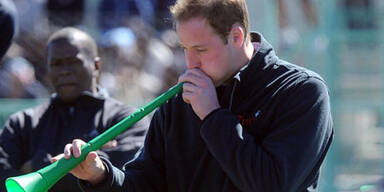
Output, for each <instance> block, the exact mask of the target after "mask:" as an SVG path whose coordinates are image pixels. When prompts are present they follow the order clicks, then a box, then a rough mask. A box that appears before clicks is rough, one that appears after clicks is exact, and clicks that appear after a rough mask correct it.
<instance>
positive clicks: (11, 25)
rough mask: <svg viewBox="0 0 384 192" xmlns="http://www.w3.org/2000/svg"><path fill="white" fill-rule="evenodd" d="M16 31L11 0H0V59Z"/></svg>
mask: <svg viewBox="0 0 384 192" xmlns="http://www.w3.org/2000/svg"><path fill="white" fill-rule="evenodd" d="M15 31H16V8H15V5H13V3H12V1H8V0H0V34H1V35H0V60H1V58H2V57H3V56H4V54H5V53H6V52H7V50H8V48H9V46H10V45H11V42H12V38H13V36H14V34H15Z"/></svg>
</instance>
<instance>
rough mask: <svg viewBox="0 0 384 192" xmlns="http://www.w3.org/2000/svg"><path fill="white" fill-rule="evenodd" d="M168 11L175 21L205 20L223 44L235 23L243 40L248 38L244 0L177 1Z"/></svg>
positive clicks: (246, 12)
mask: <svg viewBox="0 0 384 192" xmlns="http://www.w3.org/2000/svg"><path fill="white" fill-rule="evenodd" d="M170 11H171V13H172V15H173V17H174V19H175V20H176V21H187V20H189V19H191V18H193V17H203V18H205V19H206V20H207V21H208V23H209V24H210V25H211V27H212V28H213V29H214V30H215V32H216V33H217V34H218V35H220V36H221V38H222V39H223V40H224V42H225V43H227V36H228V34H229V32H230V31H231V29H232V26H233V24H235V23H239V24H240V25H241V26H242V27H243V28H244V30H245V37H246V38H245V39H246V40H247V39H248V37H249V19H248V17H249V16H248V9H247V5H246V3H245V0H177V2H176V4H175V5H173V6H171V7H170Z"/></svg>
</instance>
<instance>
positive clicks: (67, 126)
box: [0, 93, 149, 192]
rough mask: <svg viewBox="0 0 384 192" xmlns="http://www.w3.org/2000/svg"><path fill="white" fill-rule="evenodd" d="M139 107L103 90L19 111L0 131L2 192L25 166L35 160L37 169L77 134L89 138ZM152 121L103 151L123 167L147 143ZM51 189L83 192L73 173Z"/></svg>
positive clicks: (117, 138) (134, 129)
mask: <svg viewBox="0 0 384 192" xmlns="http://www.w3.org/2000/svg"><path fill="white" fill-rule="evenodd" d="M134 111H135V109H133V108H130V107H127V106H125V105H123V104H122V103H120V102H118V101H116V100H114V99H112V98H109V97H104V96H101V95H97V96H95V95H91V94H90V93H84V94H83V95H82V96H80V98H79V99H78V100H77V101H76V102H75V103H73V104H65V103H63V102H61V101H60V100H59V99H58V98H57V97H53V98H52V99H51V100H50V102H48V103H45V104H42V105H40V106H37V107H35V108H31V109H27V110H25V111H20V112H17V113H15V114H13V115H12V116H11V117H10V118H9V120H8V121H7V122H6V124H5V127H4V129H3V130H1V133H0V173H1V174H0V178H1V191H5V186H4V181H5V179H6V178H8V177H9V176H16V175H21V174H22V173H21V172H20V170H19V169H20V167H21V166H22V165H23V164H24V163H25V162H27V161H29V160H32V168H33V171H36V170H38V169H40V168H42V167H45V166H46V165H49V164H50V161H49V158H50V156H55V155H58V154H60V153H63V151H64V146H65V144H67V143H71V142H72V140H73V139H75V138H80V139H83V140H85V141H89V140H91V139H93V138H94V137H95V136H97V135H98V134H99V133H102V132H104V131H105V130H106V129H108V128H109V127H111V126H113V125H114V124H116V123H118V122H119V121H120V120H122V119H123V118H125V117H127V116H128V115H130V114H131V113H133V112H134ZM148 124H149V121H148V119H144V120H142V121H140V122H138V123H136V124H135V125H134V126H132V127H131V128H129V129H128V130H127V131H125V132H124V133H123V134H121V135H119V136H118V137H116V140H117V143H118V145H117V147H114V148H109V149H103V150H102V151H99V153H100V154H101V155H102V156H104V157H105V158H108V159H110V160H111V161H112V162H113V163H116V165H117V166H122V165H123V163H124V162H125V161H126V160H129V159H131V158H132V157H133V156H134V154H135V153H136V151H137V150H138V149H139V148H140V147H141V146H142V144H143V142H144V134H145V130H146V129H147V128H148ZM50 191H55V192H58V191H66V192H68V191H71V192H75V191H81V190H80V188H79V187H78V184H77V180H76V179H75V177H73V176H72V175H71V174H67V176H65V177H64V178H63V179H61V180H60V181H58V183H57V184H56V185H54V186H53V187H52V189H51V190H50Z"/></svg>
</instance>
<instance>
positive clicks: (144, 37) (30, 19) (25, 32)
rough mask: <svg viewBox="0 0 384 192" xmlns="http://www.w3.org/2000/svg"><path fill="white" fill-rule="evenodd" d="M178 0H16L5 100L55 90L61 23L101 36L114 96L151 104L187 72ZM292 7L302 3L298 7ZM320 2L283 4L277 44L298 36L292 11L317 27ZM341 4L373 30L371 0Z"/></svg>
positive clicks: (0, 69)
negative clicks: (175, 9)
mask: <svg viewBox="0 0 384 192" xmlns="http://www.w3.org/2000/svg"><path fill="white" fill-rule="evenodd" d="M174 1H175V0H145V1H144V0H92V1H91V0H14V3H15V5H16V7H17V9H18V15H19V28H18V33H17V36H16V39H15V41H14V43H13V45H12V46H11V49H10V50H9V51H8V53H7V55H6V57H5V58H4V59H3V60H2V61H1V65H0V97H1V98H46V97H49V95H50V93H51V92H52V87H51V85H50V84H49V81H48V80H47V75H46V74H47V68H46V58H45V56H44V50H45V45H46V42H47V38H48V37H49V35H50V34H52V33H53V32H55V31H57V30H58V29H60V28H62V27H65V26H74V27H77V28H80V29H82V30H84V31H85V32H87V33H89V34H91V35H92V36H93V37H94V38H95V39H96V40H97V43H98V45H99V48H100V55H101V59H102V63H103V69H102V71H103V72H102V75H101V78H100V84H101V85H102V86H103V87H104V88H106V89H107V90H108V92H109V93H110V95H111V96H113V97H115V98H117V99H119V100H121V101H123V102H125V103H129V104H135V105H141V104H143V103H146V102H147V101H149V100H150V99H152V98H154V97H155V96H157V95H158V94H159V93H162V92H163V91H165V90H166V89H168V88H169V87H170V86H172V85H173V84H175V83H176V82H177V78H178V75H179V74H180V73H181V72H182V71H183V70H184V66H185V61H184V58H183V57H184V55H183V50H181V49H180V48H179V47H178V44H177V35H176V34H175V31H174V30H173V26H172V23H173V22H172V20H171V17H170V13H169V10H168V7H169V5H172V4H173V3H174ZM294 4H295V5H296V6H298V7H299V8H296V9H295V8H292V6H294ZM316 5H318V4H316V3H314V0H298V1H297V2H296V3H289V2H288V1H287V0H278V1H277V6H278V13H279V15H278V19H279V33H280V35H279V36H280V37H279V38H280V41H279V42H280V45H279V46H278V47H279V48H281V49H284V48H286V47H292V46H295V45H296V44H297V42H298V41H299V32H298V31H300V29H298V28H297V27H298V26H297V24H296V22H295V20H294V19H293V18H295V14H293V13H294V12H295V11H293V10H301V12H302V13H301V14H302V15H303V18H305V21H306V24H305V25H307V26H309V27H310V28H317V27H318V25H319V21H318V14H317V12H316V10H317V9H318V7H316ZM339 5H340V6H342V7H344V10H345V12H346V13H348V14H346V15H350V16H349V17H347V18H346V24H347V27H348V28H351V29H361V28H364V29H366V28H374V27H375V25H376V23H375V19H374V18H373V17H374V12H372V7H373V3H372V0H344V1H341V2H340V3H339ZM356 10H358V11H360V12H357V11H356ZM250 11H252V10H250ZM349 13H353V14H349ZM372 15H373V16H372Z"/></svg>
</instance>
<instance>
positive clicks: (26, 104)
mask: <svg viewBox="0 0 384 192" xmlns="http://www.w3.org/2000/svg"><path fill="white" fill-rule="evenodd" d="M46 100H47V99H0V125H1V128H3V126H4V123H5V122H6V120H7V119H8V118H9V116H10V115H12V114H13V113H15V112H17V111H19V110H23V109H26V108H30V107H34V106H36V105H38V104H39V103H42V102H44V101H46Z"/></svg>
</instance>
